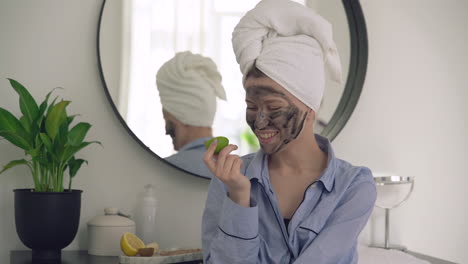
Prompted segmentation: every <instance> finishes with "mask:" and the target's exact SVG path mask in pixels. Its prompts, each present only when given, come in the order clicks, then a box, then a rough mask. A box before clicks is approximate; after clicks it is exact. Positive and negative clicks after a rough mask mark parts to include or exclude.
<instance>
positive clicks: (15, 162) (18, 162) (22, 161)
mask: <svg viewBox="0 0 468 264" xmlns="http://www.w3.org/2000/svg"><path fill="white" fill-rule="evenodd" d="M18 165H28V166H30V165H29V163H28V161H27V160H25V159H20V160H13V161H10V162H9V163H8V164H7V165H5V166H3V169H2V170H1V171H0V174H2V173H3V172H5V171H6V170H8V169H11V168H13V167H15V166H18ZM30 168H31V167H30Z"/></svg>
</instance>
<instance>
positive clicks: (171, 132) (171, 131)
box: [166, 120, 176, 149]
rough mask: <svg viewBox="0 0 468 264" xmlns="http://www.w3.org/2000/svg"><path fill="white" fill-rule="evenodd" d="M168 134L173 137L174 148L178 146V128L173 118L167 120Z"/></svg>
mask: <svg viewBox="0 0 468 264" xmlns="http://www.w3.org/2000/svg"><path fill="white" fill-rule="evenodd" d="M166 135H169V136H170V137H171V138H172V145H174V149H175V148H176V142H175V140H176V130H175V125H174V122H172V121H171V120H166Z"/></svg>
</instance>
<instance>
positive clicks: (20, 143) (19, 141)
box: [0, 130, 32, 151]
mask: <svg viewBox="0 0 468 264" xmlns="http://www.w3.org/2000/svg"><path fill="white" fill-rule="evenodd" d="M21 134H24V133H18V132H11V131H5V130H3V131H0V137H3V138H5V139H6V140H8V141H10V143H11V144H13V145H15V146H17V147H19V148H22V149H24V150H26V151H29V150H30V149H31V148H32V146H31V144H30V142H29V140H28V139H27V138H26V137H25V136H22V135H21Z"/></svg>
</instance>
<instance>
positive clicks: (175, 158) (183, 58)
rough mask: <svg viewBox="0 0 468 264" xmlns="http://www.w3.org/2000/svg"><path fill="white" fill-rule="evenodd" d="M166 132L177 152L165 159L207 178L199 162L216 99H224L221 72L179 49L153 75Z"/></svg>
mask: <svg viewBox="0 0 468 264" xmlns="http://www.w3.org/2000/svg"><path fill="white" fill-rule="evenodd" d="M156 84H157V87H158V90H159V95H160V98H161V105H162V106H163V116H164V120H165V122H166V134H167V135H169V136H170V137H171V139H172V144H173V145H174V150H177V151H178V152H177V153H176V154H174V155H172V156H169V157H167V158H165V159H166V160H167V161H168V162H170V163H172V164H174V165H176V166H177V167H180V168H182V169H185V170H188V171H190V172H192V173H195V174H198V175H201V176H204V177H207V178H210V177H211V176H210V175H212V174H211V172H210V171H209V170H208V169H207V168H206V166H205V164H204V163H203V162H202V157H203V154H204V153H205V146H204V142H205V141H206V140H208V139H210V138H211V137H212V136H213V135H212V129H211V126H212V125H213V119H214V116H215V113H216V98H217V97H219V98H221V99H223V100H226V94H225V91H224V88H223V86H222V85H221V75H220V74H219V72H218V70H217V67H216V64H215V63H214V62H213V61H212V60H211V59H210V58H207V57H203V56H201V55H198V54H192V53H191V52H189V51H185V52H179V53H177V54H176V55H175V56H174V57H173V58H172V59H170V60H169V61H167V62H166V63H164V65H163V66H162V67H161V68H160V69H159V71H158V73H157V75H156Z"/></svg>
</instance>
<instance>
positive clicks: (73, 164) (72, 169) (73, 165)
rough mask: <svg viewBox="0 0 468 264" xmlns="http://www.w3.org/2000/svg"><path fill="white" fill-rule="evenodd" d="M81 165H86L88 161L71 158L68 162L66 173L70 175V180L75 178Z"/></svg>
mask: <svg viewBox="0 0 468 264" xmlns="http://www.w3.org/2000/svg"><path fill="white" fill-rule="evenodd" d="M83 163H86V164H88V161H87V160H84V159H74V158H72V159H71V160H70V161H69V162H68V171H69V173H70V178H73V177H75V175H76V173H77V172H78V170H79V169H80V168H81V165H83Z"/></svg>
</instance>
